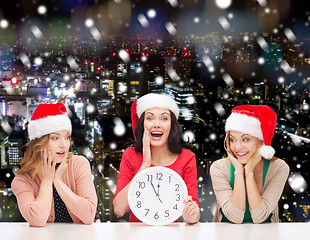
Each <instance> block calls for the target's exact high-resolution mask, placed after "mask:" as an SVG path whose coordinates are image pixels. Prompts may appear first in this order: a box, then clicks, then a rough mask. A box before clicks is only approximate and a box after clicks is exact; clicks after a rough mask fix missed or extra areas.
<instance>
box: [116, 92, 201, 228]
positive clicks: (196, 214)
mask: <svg viewBox="0 0 310 240" xmlns="http://www.w3.org/2000/svg"><path fill="white" fill-rule="evenodd" d="M178 116H179V109H178V106H177V104H176V102H175V101H174V100H173V99H172V98H170V97H168V96H165V95H161V94H154V93H149V94H147V95H144V96H142V97H141V98H139V99H137V100H136V101H135V102H134V103H133V105H132V115H131V118H132V127H133V131H134V136H135V139H136V141H135V144H134V147H129V148H128V149H126V150H125V152H124V153H123V156H122V161H121V165H120V172H119V175H118V181H117V189H116V192H115V195H114V198H113V205H114V212H115V214H116V215H117V216H123V215H124V214H125V213H126V212H127V211H128V210H129V204H128V199H127V195H128V189H129V185H130V182H131V180H132V178H133V177H134V176H135V175H136V174H137V173H138V172H140V171H142V170H144V169H146V168H149V167H151V166H165V167H168V168H170V169H172V170H174V171H176V172H177V173H178V174H179V175H180V176H181V177H182V178H183V180H184V181H185V184H186V186H187V189H188V195H189V196H188V197H187V198H186V199H185V201H184V203H185V207H184V210H183V213H182V216H183V218H184V220H185V221H186V222H187V223H196V222H198V220H199V218H200V211H199V206H198V204H199V203H198V189H197V182H198V181H197V168H196V158H195V154H194V153H192V152H191V151H189V150H187V149H183V148H182V147H181V146H180V143H179V132H178V122H177V118H178ZM129 221H130V222H137V221H139V219H137V218H136V217H135V216H134V214H133V213H132V212H130V216H129Z"/></svg>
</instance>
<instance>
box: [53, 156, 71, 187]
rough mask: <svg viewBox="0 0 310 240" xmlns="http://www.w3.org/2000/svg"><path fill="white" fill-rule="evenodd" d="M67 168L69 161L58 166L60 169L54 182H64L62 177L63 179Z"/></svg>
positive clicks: (57, 170)
mask: <svg viewBox="0 0 310 240" xmlns="http://www.w3.org/2000/svg"><path fill="white" fill-rule="evenodd" d="M67 168H68V163H67V160H64V161H62V162H61V163H60V165H59V166H58V168H57V169H56V172H55V177H54V182H55V181H61V182H62V181H63V180H62V177H63V175H64V173H65V172H66V170H67Z"/></svg>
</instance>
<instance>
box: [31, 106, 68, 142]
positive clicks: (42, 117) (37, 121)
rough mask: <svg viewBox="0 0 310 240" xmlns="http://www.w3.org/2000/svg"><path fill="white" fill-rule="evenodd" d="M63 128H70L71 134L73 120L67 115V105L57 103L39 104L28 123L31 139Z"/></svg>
mask: <svg viewBox="0 0 310 240" xmlns="http://www.w3.org/2000/svg"><path fill="white" fill-rule="evenodd" d="M62 130H68V131H69V132H70V134H71V132H72V126H71V121H70V118H69V117H68V116H67V110H66V107H65V105H63V104H62V103H56V104H40V105H39V106H37V108H36V109H35V111H34V113H33V114H32V117H31V120H30V122H29V125H28V135H29V139H30V140H33V139H36V138H40V137H42V136H44V135H46V134H49V133H52V132H57V131H62Z"/></svg>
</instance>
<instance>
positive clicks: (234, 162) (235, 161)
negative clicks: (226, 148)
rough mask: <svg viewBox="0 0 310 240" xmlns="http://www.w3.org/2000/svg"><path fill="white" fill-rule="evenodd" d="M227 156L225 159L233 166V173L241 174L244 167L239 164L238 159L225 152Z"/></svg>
mask: <svg viewBox="0 0 310 240" xmlns="http://www.w3.org/2000/svg"><path fill="white" fill-rule="evenodd" d="M227 154H228V157H227V158H228V160H229V161H230V162H231V164H232V165H233V166H234V168H235V171H236V172H239V173H243V167H244V166H243V164H242V163H240V162H239V161H238V159H237V158H235V157H234V156H233V155H232V154H231V153H230V152H227Z"/></svg>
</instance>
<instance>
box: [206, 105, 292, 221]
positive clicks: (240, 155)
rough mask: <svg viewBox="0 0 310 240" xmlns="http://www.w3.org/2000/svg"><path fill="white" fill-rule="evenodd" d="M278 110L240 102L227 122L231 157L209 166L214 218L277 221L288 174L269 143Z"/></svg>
mask: <svg viewBox="0 0 310 240" xmlns="http://www.w3.org/2000/svg"><path fill="white" fill-rule="evenodd" d="M276 119H277V117H276V113H275V112H274V111H273V110H272V109H271V108H270V107H268V106H266V105H240V106H237V107H235V108H234V109H233V110H232V114H231V115H230V116H229V117H228V119H227V121H226V125H225V131H226V138H225V145H224V147H225V149H226V151H227V154H228V157H227V158H226V159H221V160H218V161H215V162H214V163H213V164H212V166H211V169H210V172H211V179H212V184H213V189H214V192H215V195H216V200H217V209H216V212H215V215H214V219H213V221H216V222H232V223H263V222H278V221H279V217H278V201H279V198H280V197H281V194H282V191H283V188H284V185H285V182H286V180H287V177H288V174H289V168H288V166H287V164H286V163H285V162H284V161H283V160H281V159H278V158H275V157H273V155H274V153H275V150H274V149H273V148H272V147H271V146H270V145H271V140H272V137H273V134H274V130H275V126H276Z"/></svg>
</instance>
